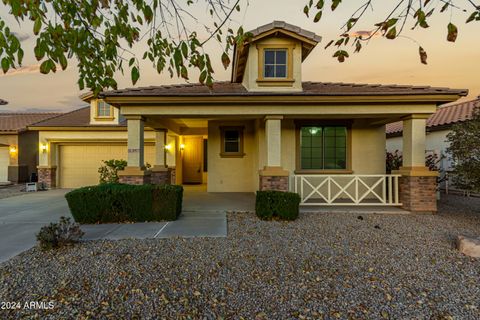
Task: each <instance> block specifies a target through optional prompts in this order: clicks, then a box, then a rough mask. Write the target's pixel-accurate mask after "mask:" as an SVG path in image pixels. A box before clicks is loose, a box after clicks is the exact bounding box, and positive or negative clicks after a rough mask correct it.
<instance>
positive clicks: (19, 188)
mask: <svg viewBox="0 0 480 320" xmlns="http://www.w3.org/2000/svg"><path fill="white" fill-rule="evenodd" d="M25 193H26V192H25V184H10V185H0V199H5V198H10V197H15V196H19V195H22V194H25Z"/></svg>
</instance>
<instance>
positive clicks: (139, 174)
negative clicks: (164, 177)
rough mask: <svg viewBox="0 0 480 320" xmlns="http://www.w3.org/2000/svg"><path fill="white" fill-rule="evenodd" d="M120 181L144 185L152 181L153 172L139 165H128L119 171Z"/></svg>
mask: <svg viewBox="0 0 480 320" xmlns="http://www.w3.org/2000/svg"><path fill="white" fill-rule="evenodd" d="M118 180H119V182H120V183H125V184H133V185H143V184H149V183H150V182H151V172H150V171H147V170H144V169H142V168H137V167H126V168H125V169H124V170H122V171H119V172H118Z"/></svg>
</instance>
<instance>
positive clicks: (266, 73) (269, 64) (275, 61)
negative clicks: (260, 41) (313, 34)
mask: <svg viewBox="0 0 480 320" xmlns="http://www.w3.org/2000/svg"><path fill="white" fill-rule="evenodd" d="M264 62H265V63H264V65H263V77H264V78H283V79H284V78H286V77H287V67H288V66H287V49H265V50H264Z"/></svg>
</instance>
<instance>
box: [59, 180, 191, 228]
mask: <svg viewBox="0 0 480 320" xmlns="http://www.w3.org/2000/svg"><path fill="white" fill-rule="evenodd" d="M65 198H66V199H67V202H68V206H69V208H70V211H71V213H72V215H73V217H74V218H75V221H77V222H79V223H109V222H144V221H161V220H175V219H177V217H178V216H179V215H180V213H181V212H182V198H183V187H181V186H174V185H160V186H158V185H140V186H137V185H127V184H101V185H98V186H92V187H84V188H80V189H76V190H73V191H70V192H69V193H67V194H66V195H65Z"/></svg>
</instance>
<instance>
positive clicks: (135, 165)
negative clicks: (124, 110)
mask: <svg viewBox="0 0 480 320" xmlns="http://www.w3.org/2000/svg"><path fill="white" fill-rule="evenodd" d="M126 118H127V128H128V142H127V148H128V156H127V167H126V168H125V169H124V170H123V171H120V172H119V173H118V176H119V180H120V182H121V183H126V184H145V183H150V172H149V171H146V170H145V158H144V152H145V147H144V144H145V141H144V126H145V120H144V119H143V117H142V116H128V117H126Z"/></svg>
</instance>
